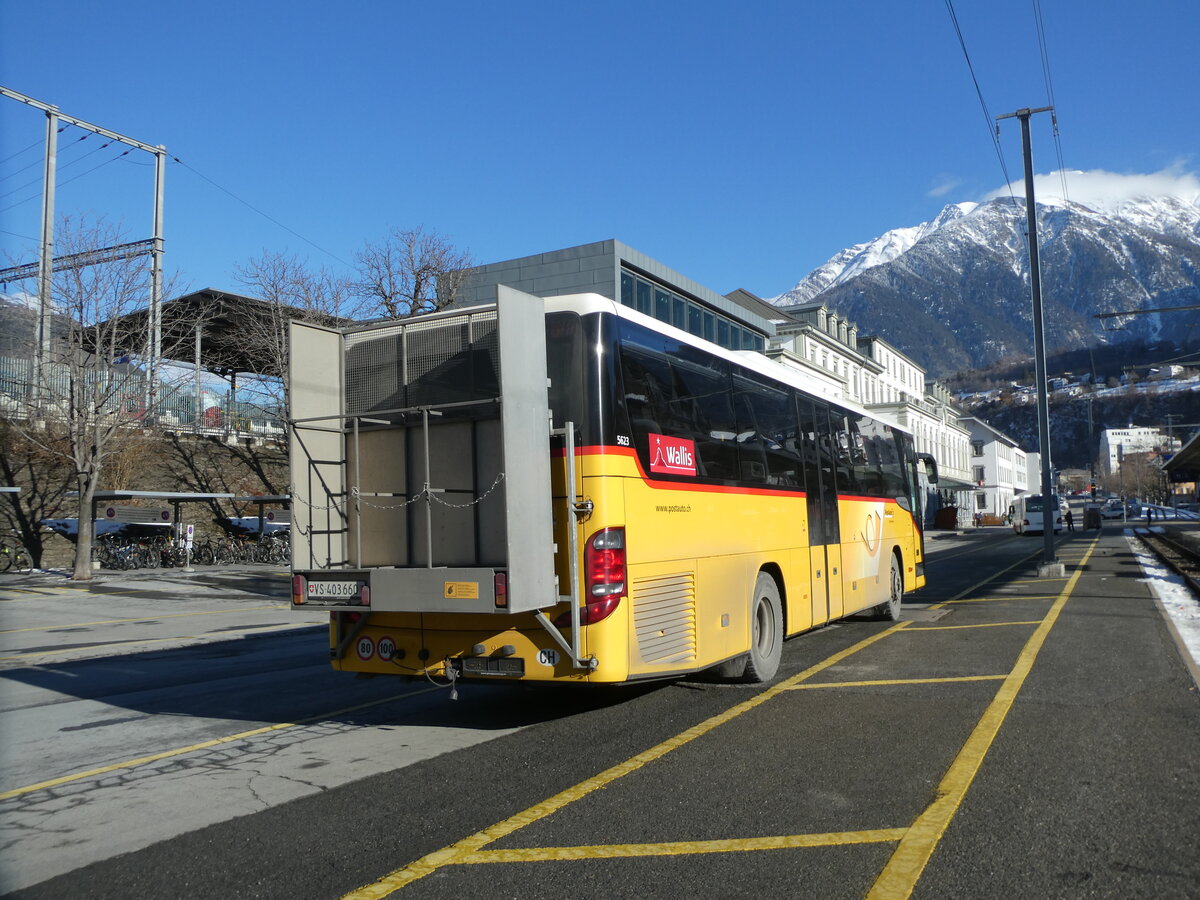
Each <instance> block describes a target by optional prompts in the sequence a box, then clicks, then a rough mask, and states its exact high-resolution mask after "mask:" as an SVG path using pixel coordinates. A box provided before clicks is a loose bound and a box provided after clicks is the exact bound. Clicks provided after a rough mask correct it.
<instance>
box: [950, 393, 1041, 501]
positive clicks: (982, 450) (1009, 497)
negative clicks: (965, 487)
mask: <svg viewBox="0 0 1200 900" xmlns="http://www.w3.org/2000/svg"><path fill="white" fill-rule="evenodd" d="M959 424H961V425H963V426H964V427H966V429H967V430H968V431H969V432H970V434H971V478H972V481H973V482H974V485H975V487H974V498H973V500H974V502H973V504H972V506H973V508H974V510H975V512H976V513H981V514H983V515H991V516H997V517H1003V516H1005V515H1006V514H1007V513H1008V507H1009V506H1010V505H1011V504H1012V501H1013V498H1014V497H1015V496H1016V495H1017V494H1019V493H1024V492H1025V491H1027V490H1028V489H1029V468H1028V465H1029V464H1028V461H1027V460H1026V453H1025V451H1024V450H1022V449H1021V448H1020V447H1018V446H1017V442H1016V441H1014V440H1013V439H1012V438H1010V437H1009V436H1008V435H1006V434H1005V433H1004V432H1002V431H999V430H998V429H996V428H993V427H992V426H991V425H989V424H988V423H987V422H985V421H983V419H979V418H976V417H975V416H969V417H967V418H964V419H961V420H960V422H959Z"/></svg>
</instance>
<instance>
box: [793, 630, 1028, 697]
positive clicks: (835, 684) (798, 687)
mask: <svg viewBox="0 0 1200 900" xmlns="http://www.w3.org/2000/svg"><path fill="white" fill-rule="evenodd" d="M908 630H909V631H911V630H912V629H911V628H910V629H908ZM1007 677H1008V676H1007V675H955V676H951V677H946V678H889V679H886V680H882V681H822V682H820V683H818V684H794V685H792V686H791V687H789V688H788V690H789V691H815V690H816V689H817V688H841V687H879V686H883V685H890V684H950V683H951V682H955V681H1003V680H1004V679H1005V678H1007Z"/></svg>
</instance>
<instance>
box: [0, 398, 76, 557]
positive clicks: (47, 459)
mask: <svg viewBox="0 0 1200 900" xmlns="http://www.w3.org/2000/svg"><path fill="white" fill-rule="evenodd" d="M65 438H66V433H65V432H64V431H63V429H62V428H61V427H60V426H59V425H58V424H57V423H48V424H47V425H46V427H45V429H44V430H43V432H42V434H41V441H40V444H41V446H39V445H38V444H34V443H31V442H29V441H28V440H26V439H25V436H24V434H22V433H21V431H20V430H18V429H16V428H14V427H13V425H12V423H11V422H9V421H3V422H0V480H3V483H4V484H6V485H12V486H15V487H19V488H20V489H21V490H20V493H13V494H9V493H6V494H4V495H3V502H0V522H3V524H4V527H5V528H6V529H7V530H9V531H12V532H15V533H16V534H17V535H18V536H19V537H20V539H21V543H22V544H23V545H24V547H25V549H26V550H28V551H29V556H30V558H31V559H32V561H33V565H34V566H35V567H37V568H41V566H42V556H43V554H44V553H45V550H46V548H45V544H44V536H45V532H44V531H43V529H42V524H41V523H42V520H43V519H50V518H56V517H58V516H59V515H61V512H62V508H63V506H64V505H65V503H66V497H67V491H69V490H71V488H72V487H73V486H74V482H75V474H74V467H73V466H69V465H67V462H66V458H67V456H68V453H67V452H66V448H65V447H58V448H55V450H54V451H48V450H46V449H44V447H45V445H46V444H53V443H61V442H62V441H64V440H65Z"/></svg>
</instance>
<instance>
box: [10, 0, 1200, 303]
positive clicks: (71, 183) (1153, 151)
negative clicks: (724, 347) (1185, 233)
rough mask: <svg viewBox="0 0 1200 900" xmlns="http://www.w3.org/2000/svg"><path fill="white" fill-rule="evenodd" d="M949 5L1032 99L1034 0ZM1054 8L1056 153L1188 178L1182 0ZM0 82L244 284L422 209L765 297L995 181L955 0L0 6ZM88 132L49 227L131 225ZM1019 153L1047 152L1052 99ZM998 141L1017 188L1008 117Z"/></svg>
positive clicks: (123, 195)
mask: <svg viewBox="0 0 1200 900" xmlns="http://www.w3.org/2000/svg"><path fill="white" fill-rule="evenodd" d="M955 9H956V12H957V16H958V21H959V24H960V26H961V28H962V31H963V36H964V38H965V41H966V44H967V50H968V51H969V53H970V55H971V60H972V62H973V64H974V66H975V73H976V75H977V77H978V79H979V85H980V87H981V89H982V92H983V97H984V100H985V101H986V103H987V106H988V108H989V110H990V112H991V114H992V115H993V116H996V115H999V114H1002V113H1007V112H1012V111H1014V110H1016V109H1018V108H1022V107H1038V106H1045V105H1047V103H1048V99H1047V91H1046V85H1045V81H1044V78H1043V70H1042V63H1041V56H1040V52H1039V47H1038V42H1037V31H1036V24H1035V17H1034V6H1033V3H1032V2H1031V0H987V2H983V0H970V2H969V0H958V3H957V4H956V5H955ZM1041 10H1042V15H1043V22H1044V26H1045V35H1046V40H1047V50H1048V59H1049V64H1050V73H1051V76H1052V79H1053V89H1054V99H1055V101H1056V104H1057V107H1058V117H1059V124H1060V129H1061V145H1062V151H1063V160H1064V162H1065V164H1066V166H1067V167H1068V168H1071V169H1083V170H1104V171H1107V172H1112V173H1117V174H1150V173H1156V172H1164V171H1166V172H1167V173H1169V174H1170V175H1172V176H1182V177H1184V178H1186V179H1189V180H1194V175H1195V173H1196V172H1197V171H1198V170H1200V160H1198V159H1197V154H1198V153H1200V116H1197V108H1198V105H1197V104H1198V100H1197V87H1198V85H1200V79H1198V77H1197V76H1198V70H1197V64H1196V56H1195V54H1196V39H1197V37H1200V7H1198V6H1197V5H1196V4H1195V2H1194V0H1143V2H1139V3H1138V4H1130V3H1128V2H1125V0H1086V2H1084V0H1041ZM0 84H2V85H4V86H5V87H8V88H10V89H13V90H16V91H19V92H21V93H23V94H26V95H29V96H32V97H35V98H37V99H38V100H41V101H44V102H46V103H52V104H56V105H57V106H58V107H59V108H60V109H61V110H62V111H63V112H64V113H66V114H69V115H73V116H76V117H78V118H81V119H84V120H87V121H90V122H93V123H96V124H98V125H102V126H105V127H107V128H111V129H113V130H115V131H118V132H120V133H123V134H126V135H128V136H130V137H133V138H136V139H138V140H140V141H144V142H146V143H148V144H153V145H158V144H163V145H165V146H166V147H167V150H168V152H169V153H170V155H171V156H172V157H178V159H179V160H181V161H182V163H183V164H184V165H180V164H177V163H174V162H172V163H171V164H170V166H169V167H168V169H167V175H166V214H165V234H166V247H167V267H168V269H169V270H172V271H177V272H178V277H179V284H180V285H181V286H182V287H184V288H200V287H205V286H212V287H217V288H224V289H228V290H237V289H238V285H237V283H236V281H235V279H234V269H235V267H236V266H238V265H239V264H242V263H245V262H246V261H247V260H248V259H250V258H251V257H254V256H257V255H258V254H260V253H261V252H262V251H263V250H270V251H282V252H291V253H295V254H298V255H300V256H303V257H307V258H308V260H309V261H310V262H311V263H313V264H314V265H322V266H327V267H329V268H330V269H332V270H334V271H337V272H340V271H345V270H346V269H347V266H346V264H347V263H349V262H350V261H351V260H352V259H353V255H354V252H355V250H356V249H357V248H358V247H360V246H361V245H362V244H363V242H364V241H367V240H378V239H380V238H381V237H382V236H383V235H384V234H385V233H386V231H387V230H388V228H389V227H392V226H396V227H402V228H408V227H416V226H424V227H425V228H427V229H433V230H437V231H439V232H441V233H442V234H444V235H446V236H447V237H449V238H450V239H451V240H453V241H454V242H455V243H456V244H457V245H458V246H460V247H463V248H465V249H467V250H469V251H470V252H471V253H472V254H473V255H474V257H475V258H476V260H478V261H479V262H491V261H497V260H502V259H508V258H511V257H515V256H523V255H527V254H531V253H537V252H541V251H547V250H554V249H559V248H562V247H568V246H572V245H575V244H580V243H586V242H589V241H596V240H603V239H606V238H617V239H619V240H622V241H624V242H625V243H627V244H630V245H631V246H633V247H636V248H637V249H639V250H641V251H642V252H644V253H646V254H648V255H650V256H652V257H654V258H656V259H658V260H660V261H661V262H663V263H665V264H666V265H668V266H671V267H673V268H675V269H677V270H679V271H681V272H683V273H684V274H685V275H687V276H689V277H691V278H693V279H695V280H697V281H699V282H701V283H702V284H705V285H706V286H708V287H710V288H713V289H714V290H718V291H721V292H728V291H731V290H733V289H735V288H738V287H744V288H746V289H748V290H750V291H753V292H755V293H757V294H759V295H762V296H773V295H776V294H779V293H781V292H783V291H785V290H787V289H789V288H790V287H792V286H793V285H794V284H795V283H796V282H797V281H798V280H799V279H800V278H802V277H803V276H804V275H805V274H807V273H808V272H809V271H810V270H812V269H813V268H815V267H817V266H819V265H820V264H821V263H823V262H824V261H825V260H826V259H828V258H829V257H830V256H832V255H833V254H834V253H836V252H837V251H839V250H841V249H842V248H844V247H847V246H850V245H852V244H855V243H858V242H861V241H866V240H869V239H871V238H873V237H875V236H877V235H879V234H880V233H882V232H884V231H886V230H888V229H891V228H896V227H902V226H908V225H915V224H917V223H919V222H922V221H926V220H929V219H931V218H933V217H934V216H935V215H936V214H937V212H938V210H940V209H941V208H942V206H943V205H945V204H947V203H953V202H959V201H964V200H979V199H981V198H982V197H984V196H985V195H986V194H987V193H989V192H991V191H994V190H995V189H997V188H998V187H1000V186H1001V185H1002V184H1003V182H1004V176H1003V174H1002V171H1001V167H1000V163H999V161H998V160H997V156H996V152H995V149H994V147H993V145H992V143H991V139H990V136H989V133H988V126H987V124H986V122H985V116H984V113H983V111H982V109H981V107H980V103H979V100H978V98H977V97H976V93H975V87H974V85H973V83H972V81H971V76H970V73H969V71H968V69H967V65H966V62H965V60H964V57H963V53H962V50H961V49H960V47H959V43H958V38H957V36H956V35H955V32H954V28H953V25H952V22H951V18H950V14H949V12H948V10H947V6H946V3H945V2H944V0H920V2H909V3H897V2H894V0H892V2H876V0H863V2H850V3H813V2H792V3H759V2H749V3H746V4H742V5H740V6H739V7H737V8H735V7H734V5H733V4H727V3H713V2H709V0H691V2H653V0H642V2H638V3H632V2H624V0H613V2H609V3H591V4H582V3H570V2H566V3H564V2H521V0H517V2H512V3H507V4H500V3H494V2H491V3H487V2H474V0H471V2H453V0H444V2H440V3H415V2H390V3H385V2H377V0H364V2H360V3H357V4H343V5H338V4H331V3H327V2H325V3H315V2H308V0H297V2H287V3H284V2H256V0H242V2H226V0H216V2H208V3H204V4H175V3H161V2H154V3H151V2H140V0H116V2H114V3H111V4H97V3H94V2H79V0H55V2H50V3H31V2H28V0H0ZM44 121H45V119H44V115H43V114H42V113H41V112H39V111H37V110H34V109H31V108H29V107H26V106H24V105H23V104H21V103H18V102H16V101H13V100H10V99H6V98H0V195H2V196H0V259H14V260H15V261H19V262H23V261H27V260H32V259H34V258H35V257H36V236H37V235H38V233H39V229H40V225H39V216H40V202H39V199H38V196H39V190H40V152H41V151H40V146H41V141H42V139H43V134H44V130H45V126H44ZM82 134H83V132H82V131H80V130H78V129H75V128H70V129H67V130H66V131H64V132H63V133H62V134H61V135H60V136H59V141H60V144H59V175H58V180H59V185H60V188H59V197H58V201H59V204H58V207H59V212H60V214H61V213H69V214H72V215H76V216H79V215H83V216H88V215H96V214H102V215H104V216H105V217H106V218H107V219H108V220H109V221H112V222H116V223H120V224H121V225H122V227H123V228H124V230H125V231H126V233H127V236H128V238H129V239H131V240H133V239H139V238H144V237H148V236H149V235H150V227H151V219H150V206H151V197H152V188H153V168H152V166H151V165H150V163H151V157H150V156H149V155H148V154H144V153H141V152H139V151H134V152H133V153H131V154H129V155H127V156H125V157H123V158H121V159H115V160H114V159H113V157H115V156H116V155H117V154H118V153H119V152H121V150H123V149H124V148H118V147H117V146H116V145H113V146H112V147H109V148H105V149H103V150H98V149H94V148H96V147H98V146H99V144H100V143H102V141H101V140H100V139H99V138H97V137H92V138H89V139H87V140H84V141H78V140H77V138H79V137H80V136H82ZM1033 140H1034V148H1035V162H1036V168H1037V171H1038V172H1042V173H1044V172H1049V171H1051V170H1053V169H1055V168H1057V159H1056V156H1055V148H1054V144H1053V141H1052V134H1051V128H1050V120H1049V117H1048V116H1039V117H1036V118H1035V120H1034V130H1033ZM1001 142H1002V147H1003V151H1004V156H1005V161H1006V163H1007V166H1008V171H1009V174H1010V175H1011V176H1012V177H1013V178H1019V177H1020V174H1021V158H1020V131H1019V127H1018V125H1017V123H1016V122H1015V120H1014V121H1010V122H1007V123H1006V124H1005V126H1004V127H1003V129H1002V136H1001ZM30 145H34V146H33V147H32V149H26V148H28V147H30ZM84 154H90V155H88V156H86V158H83V157H84ZM109 160H112V161H109ZM31 163H32V164H34V165H32V166H31V167H30V168H24V167H26V166H28V165H30V164H31ZM97 166H98V168H94V171H89V170H92V169H93V167H97ZM85 173H86V174H85ZM206 179H208V180H206ZM210 181H211V182H215V183H216V185H219V186H220V188H222V189H224V190H221V189H218V188H217V187H214V186H213V184H211V183H210ZM29 182H32V184H28V186H26V185H27V183H29ZM226 192H229V193H226ZM230 193H231V194H233V195H235V196H236V198H239V199H235V198H234V197H231V196H230ZM26 198H30V199H26ZM246 204H249V205H250V206H253V207H255V208H256V209H257V210H259V211H261V212H262V213H265V214H266V215H267V216H269V217H270V218H271V219H274V220H277V221H278V222H279V223H282V224H283V225H285V226H286V227H287V229H291V232H295V233H294V234H293V233H291V232H289V231H288V230H285V229H284V228H281V227H280V226H279V225H277V224H274V223H273V222H272V221H270V220H269V219H267V218H265V217H264V216H263V215H260V214H259V213H258V212H255V211H253V210H252V209H250V208H248V206H247V205H246ZM297 235H300V236H302V237H303V239H302V238H301V237H298V236H297ZM310 242H311V243H310ZM314 245H315V246H314ZM318 248H320V249H318ZM8 264H11V263H9V262H3V263H0V265H8Z"/></svg>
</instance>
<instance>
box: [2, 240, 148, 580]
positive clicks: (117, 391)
mask: <svg viewBox="0 0 1200 900" xmlns="http://www.w3.org/2000/svg"><path fill="white" fill-rule="evenodd" d="M56 234H57V242H56V247H55V251H56V256H58V257H63V256H71V255H73V254H85V253H89V252H94V251H96V250H99V249H102V248H105V247H112V246H116V245H117V244H120V243H124V242H125V240H124V236H123V235H122V234H121V233H120V232H119V231H118V230H117V229H116V228H113V227H112V226H109V225H107V224H106V223H104V222H103V221H98V222H95V223H87V222H82V221H77V220H74V219H71V218H66V219H64V220H63V222H62V224H61V225H60V226H59V228H58V230H57V232H56ZM51 298H52V303H53V307H54V316H55V320H56V329H55V331H56V333H55V334H54V336H53V339H52V340H51V341H50V342H49V347H48V350H47V353H46V355H45V358H44V365H43V366H42V367H41V375H40V378H38V379H37V380H36V381H34V380H33V379H30V382H31V383H29V384H28V385H26V386H25V387H26V390H25V391H23V392H22V391H18V392H16V393H17V396H15V397H12V398H11V399H12V400H14V401H15V402H14V403H12V404H11V405H6V410H7V411H6V413H5V418H6V419H7V421H8V424H9V426H10V432H9V433H10V434H11V435H13V436H14V437H16V438H19V439H21V440H23V441H25V442H26V443H27V444H29V445H32V446H33V447H36V448H38V449H39V450H40V451H42V452H43V453H45V454H48V455H49V456H52V457H58V458H60V459H63V460H65V462H66V463H67V464H68V465H69V466H70V467H71V468H72V470H73V474H74V481H75V486H76V489H77V491H78V505H77V510H78V518H79V533H78V539H77V541H76V546H75V564H74V573H73V577H74V578H76V579H78V580H86V579H90V578H91V576H92V566H91V551H92V542H93V539H94V537H95V523H94V521H93V519H92V501H93V498H94V497H95V493H96V490H97V489H98V488H99V486H100V479H101V477H102V474H103V473H104V472H105V469H106V467H107V465H108V464H109V462H110V460H111V459H112V458H113V457H114V455H115V454H117V453H119V452H120V450H121V446H122V444H123V442H124V440H125V439H127V438H128V437H129V436H130V435H132V434H135V433H136V432H137V430H138V429H139V428H140V427H141V426H143V425H145V424H146V423H147V422H149V421H153V419H154V416H155V410H154V408H153V406H154V404H155V403H156V402H157V398H158V397H161V396H162V395H163V394H164V391H163V390H162V388H163V387H164V386H165V385H164V384H162V383H155V384H151V383H149V381H148V378H147V374H146V372H145V371H144V370H143V368H142V367H141V365H140V363H144V362H145V361H146V359H147V357H148V349H149V336H148V333H147V329H146V317H145V316H144V315H140V316H139V315H136V314H137V313H138V312H139V311H142V310H144V309H145V308H146V307H147V305H148V304H149V300H150V261H149V260H148V259H147V258H146V257H144V256H135V257H130V258H126V259H116V260H111V261H108V262H104V263H98V264H95V265H85V266H77V267H70V268H68V267H63V268H61V269H56V270H55V272H54V274H53V278H52V286H51ZM31 345H32V341H31ZM30 352H31V354H32V352H33V347H32V346H30ZM163 355H164V356H169V355H170V351H169V348H166V347H164V348H163Z"/></svg>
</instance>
